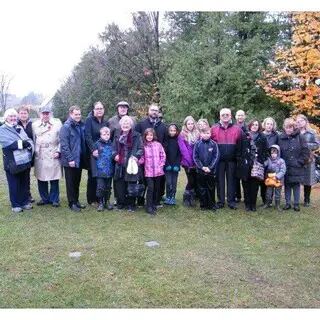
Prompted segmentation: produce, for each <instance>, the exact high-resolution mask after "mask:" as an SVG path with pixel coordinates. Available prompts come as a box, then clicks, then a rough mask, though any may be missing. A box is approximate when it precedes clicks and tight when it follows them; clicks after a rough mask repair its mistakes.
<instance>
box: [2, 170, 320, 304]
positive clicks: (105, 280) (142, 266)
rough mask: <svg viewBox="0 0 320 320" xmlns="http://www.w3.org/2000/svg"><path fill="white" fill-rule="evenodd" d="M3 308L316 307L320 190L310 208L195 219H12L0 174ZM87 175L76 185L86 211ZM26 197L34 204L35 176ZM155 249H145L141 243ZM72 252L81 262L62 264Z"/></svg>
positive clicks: (174, 212) (65, 212)
mask: <svg viewBox="0 0 320 320" xmlns="http://www.w3.org/2000/svg"><path fill="white" fill-rule="evenodd" d="M0 170H1V171H0V182H1V186H0V203H1V207H0V243H1V250H0V307H1V308H319V307H320V250H319V248H320V237H319V230H320V219H319V207H320V192H319V189H317V188H315V189H313V191H312V205H311V207H310V208H304V207H301V212H299V213H297V212H294V211H293V210H290V211H283V212H282V213H280V214H279V213H277V211H275V210H274V209H273V208H272V209H268V210H264V211H258V212H255V213H253V212H251V213H247V212H245V211H244V205H243V203H241V204H240V205H239V209H238V210H236V211H233V210H228V209H222V210H219V211H217V212H216V213H211V212H210V213H209V212H206V213H204V212H201V211H200V210H199V206H198V207H197V208H195V209H186V208H185V207H183V206H182V192H183V187H184V184H185V176H184V174H183V173H181V175H180V177H179V193H178V196H177V198H178V200H177V205H176V206H175V207H164V208H162V209H159V210H158V215H157V216H156V217H155V218H150V217H148V216H147V214H146V213H145V212H144V210H143V209H138V210H137V212H136V213H134V214H133V213H129V212H125V211H123V212H121V213H117V212H115V211H104V212H97V211H96V210H95V209H94V208H92V207H90V208H87V209H85V210H83V211H81V212H80V213H76V212H72V211H70V210H69V209H68V208H67V201H66V193H65V185H64V180H61V183H60V193H61V204H62V207H60V208H52V207H51V206H45V207H43V206H42V207H37V206H35V207H34V209H33V210H30V211H24V212H23V213H20V214H14V213H13V212H12V211H11V207H10V204H9V200H8V191H7V183H6V179H5V173H4V171H3V169H2V167H1V168H0ZM85 183H86V171H83V179H82V183H81V196H80V200H81V202H83V203H85V202H86V201H85ZM32 193H33V196H34V197H35V198H36V199H37V200H39V196H38V192H37V189H36V184H35V178H34V177H32ZM152 240H154V241H157V242H159V243H160V246H159V247H156V248H149V247H147V246H146V245H145V243H146V242H147V241H152ZM74 251H79V252H81V253H82V256H81V257H80V259H79V260H75V259H72V258H70V257H69V256H68V254H69V253H70V252H74Z"/></svg>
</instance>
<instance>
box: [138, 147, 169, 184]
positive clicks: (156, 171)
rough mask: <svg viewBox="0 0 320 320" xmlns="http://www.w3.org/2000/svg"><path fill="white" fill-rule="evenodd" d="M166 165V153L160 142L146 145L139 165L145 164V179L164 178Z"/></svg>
mask: <svg viewBox="0 0 320 320" xmlns="http://www.w3.org/2000/svg"><path fill="white" fill-rule="evenodd" d="M165 163H166V153H165V151H164V149H163V147H162V145H161V143H160V142H157V141H152V142H147V143H145V144H144V155H143V156H142V157H141V158H140V160H139V164H144V176H145V177H147V178H149V177H159V176H163V175H164V171H163V167H164V165H165Z"/></svg>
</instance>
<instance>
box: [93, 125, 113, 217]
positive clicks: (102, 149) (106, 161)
mask: <svg viewBox="0 0 320 320" xmlns="http://www.w3.org/2000/svg"><path fill="white" fill-rule="evenodd" d="M111 145H112V143H111V140H110V129H109V128H108V127H102V128H101V129H100V139H99V140H98V141H97V142H96V147H97V150H98V152H99V155H98V157H97V158H96V166H97V191H96V195H97V197H98V199H99V205H98V211H103V210H104V208H106V209H108V210H112V209H113V206H112V204H111V203H110V196H111V183H112V177H113V173H114V162H113V159H112V150H111Z"/></svg>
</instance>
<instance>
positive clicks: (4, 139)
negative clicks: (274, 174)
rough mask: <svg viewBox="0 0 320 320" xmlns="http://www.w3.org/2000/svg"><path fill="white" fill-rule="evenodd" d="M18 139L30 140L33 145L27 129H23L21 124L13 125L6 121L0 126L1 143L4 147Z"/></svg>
mask: <svg viewBox="0 0 320 320" xmlns="http://www.w3.org/2000/svg"><path fill="white" fill-rule="evenodd" d="M18 140H28V142H30V144H31V145H32V146H33V142H32V140H31V139H30V138H29V137H28V136H27V134H26V133H25V131H24V130H22V127H21V126H19V125H16V126H14V127H13V126H10V125H8V124H7V123H5V124H4V125H2V126H1V127H0V143H1V144H2V148H5V147H7V146H10V145H11V144H12V143H14V142H16V141H18Z"/></svg>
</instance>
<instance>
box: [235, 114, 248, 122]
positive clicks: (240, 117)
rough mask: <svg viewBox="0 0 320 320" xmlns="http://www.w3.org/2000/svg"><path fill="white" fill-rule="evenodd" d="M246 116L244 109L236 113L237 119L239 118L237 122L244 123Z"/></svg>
mask: <svg viewBox="0 0 320 320" xmlns="http://www.w3.org/2000/svg"><path fill="white" fill-rule="evenodd" d="M245 118H246V116H245V114H244V112H243V111H238V112H237V113H236V120H237V123H243V121H244V119H245Z"/></svg>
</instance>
